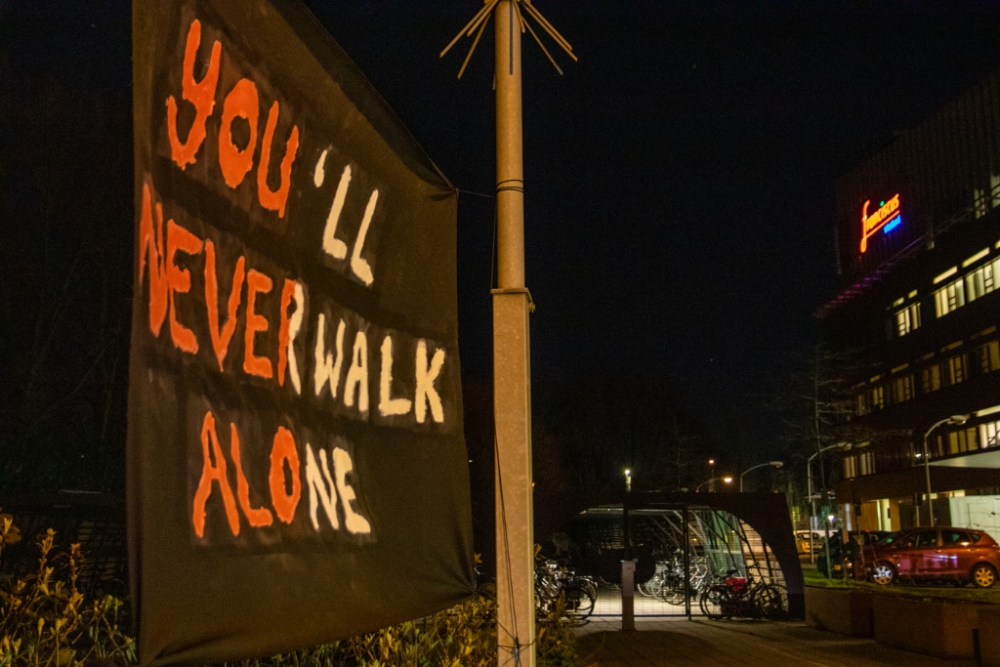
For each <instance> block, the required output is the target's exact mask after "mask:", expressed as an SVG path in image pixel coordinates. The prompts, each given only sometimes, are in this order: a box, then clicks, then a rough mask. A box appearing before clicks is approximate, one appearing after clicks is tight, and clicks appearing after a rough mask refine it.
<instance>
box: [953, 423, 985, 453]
mask: <svg viewBox="0 0 1000 667" xmlns="http://www.w3.org/2000/svg"><path fill="white" fill-rule="evenodd" d="M976 449H979V441H978V439H977V438H976V429H975V427H972V428H967V429H962V430H959V431H952V432H951V433H949V434H948V453H949V454H963V453H965V452H971V451H973V450H976Z"/></svg>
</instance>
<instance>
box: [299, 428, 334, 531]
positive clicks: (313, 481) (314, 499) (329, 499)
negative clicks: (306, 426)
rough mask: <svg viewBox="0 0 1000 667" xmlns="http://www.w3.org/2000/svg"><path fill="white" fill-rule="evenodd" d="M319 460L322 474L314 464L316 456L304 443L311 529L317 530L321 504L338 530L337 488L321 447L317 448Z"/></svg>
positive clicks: (332, 525)
mask: <svg viewBox="0 0 1000 667" xmlns="http://www.w3.org/2000/svg"><path fill="white" fill-rule="evenodd" d="M319 461H320V465H322V466H323V471H322V474H321V473H320V468H319V466H317V465H316V457H315V456H314V455H313V450H312V447H310V446H309V443H306V486H308V487H309V518H310V519H311V520H312V525H313V530H316V531H318V530H319V517H318V516H317V514H318V510H319V508H320V506H321V505H322V507H323V511H324V512H325V513H326V518H327V521H329V522H330V526H331V527H332V528H333V529H334V530H339V529H340V520H339V519H338V518H337V490H336V488H334V483H333V479H331V477H330V468H329V466H328V465H327V463H326V452H325V451H324V450H322V449H321V450H319Z"/></svg>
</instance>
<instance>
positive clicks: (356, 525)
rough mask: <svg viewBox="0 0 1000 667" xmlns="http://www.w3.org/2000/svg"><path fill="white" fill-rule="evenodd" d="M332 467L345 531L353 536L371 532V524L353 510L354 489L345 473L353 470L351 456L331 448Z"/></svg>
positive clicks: (337, 448) (338, 448)
mask: <svg viewBox="0 0 1000 667" xmlns="http://www.w3.org/2000/svg"><path fill="white" fill-rule="evenodd" d="M333 467H334V474H335V475H336V478H337V493H338V494H339V495H340V501H341V505H342V506H343V508H344V523H345V524H346V525H347V530H349V531H350V532H352V533H354V534H355V535H358V534H359V533H360V534H364V535H367V534H368V533H370V532H372V527H371V524H369V523H368V520H367V519H365V518H364V517H363V516H361V515H360V514H358V512H357V511H356V510H355V509H354V499H355V497H356V496H355V495H354V489H352V488H351V487H350V485H349V484H348V483H347V473H349V472H351V470H353V469H354V462H353V461H351V455H350V454H348V453H347V452H346V451H344V450H343V449H341V448H340V447H334V448H333Z"/></svg>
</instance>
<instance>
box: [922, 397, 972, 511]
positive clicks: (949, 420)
mask: <svg viewBox="0 0 1000 667" xmlns="http://www.w3.org/2000/svg"><path fill="white" fill-rule="evenodd" d="M967 421H969V415H952V416H951V417H946V418H945V419H942V420H941V421H938V422H935V423H934V425H933V426H931V427H930V428H929V429H927V432H926V433H924V477H925V478H926V480H927V517H928V521H929V523H928V524H927V525H928V526H933V525H934V504H933V503H932V502H931V457H930V452H929V451H928V449H927V439H928V438H929V437H930V435H931V432H932V431H933V430H934V429H936V428H937V427H938V426H941V425H942V424H957V425H959V426H960V425H962V424H964V423H965V422H967Z"/></svg>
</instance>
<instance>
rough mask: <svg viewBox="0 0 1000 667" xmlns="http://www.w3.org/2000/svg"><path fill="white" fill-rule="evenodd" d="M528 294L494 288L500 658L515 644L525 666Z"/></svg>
mask: <svg viewBox="0 0 1000 667" xmlns="http://www.w3.org/2000/svg"><path fill="white" fill-rule="evenodd" d="M529 376H530V354H529V349H528V294H527V290H523V289H522V290H510V291H504V290H493V378H494V383H495V385H494V394H493V401H494V411H495V412H494V415H495V417H496V438H497V450H496V463H497V526H496V529H497V533H496V535H497V623H498V626H499V629H498V633H499V634H498V642H499V660H500V663H499V664H501V665H504V664H508V662H509V660H510V658H511V646H512V645H513V644H514V640H515V639H516V640H517V644H519V645H520V646H521V647H523V650H521V651H520V652H519V663H518V664H519V665H521V667H534V665H535V647H534V639H535V538H534V533H533V527H534V514H533V508H532V490H531V389H530V383H529V381H528V378H529Z"/></svg>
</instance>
